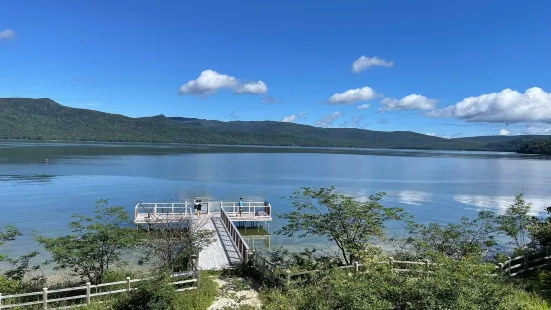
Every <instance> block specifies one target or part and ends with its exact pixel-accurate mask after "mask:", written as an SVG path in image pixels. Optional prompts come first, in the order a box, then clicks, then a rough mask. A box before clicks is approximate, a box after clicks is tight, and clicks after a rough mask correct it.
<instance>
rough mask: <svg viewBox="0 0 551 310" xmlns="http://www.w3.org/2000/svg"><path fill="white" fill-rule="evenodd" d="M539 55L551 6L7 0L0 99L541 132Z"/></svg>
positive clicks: (338, 123) (1, 26) (431, 1)
mask: <svg viewBox="0 0 551 310" xmlns="http://www.w3.org/2000/svg"><path fill="white" fill-rule="evenodd" d="M549 55H551V1H549V0H534V1H530V0H529V1H523V2H521V1H508V0H501V1H485V0H476V1H475V0H465V1H445V0H416V1H411V0H402V1H397V0H386V1H381V0H379V1H368V0H363V1H309V0H308V1H300V0H294V1H288V0H278V1H218V0H214V1H193V2H191V1H158V2H155V1H141V0H139V1H126V0H118V1H104V0H96V1H69V0H58V1H39V0H36V1H27V0H4V1H2V4H1V9H0V97H32V98H43V97H48V98H52V99H53V100H55V101H57V102H59V103H61V104H63V105H68V106H72V107H79V108H88V109H96V110H100V111H105V112H110V113H120V114H124V115H128V116H133V117H137V116H149V115H157V114H164V115H167V116H186V117H198V118H206V119H219V120H236V119H239V120H274V121H281V120H284V119H285V120H293V121H294V122H297V123H303V124H312V125H318V126H332V127H343V126H345V127H360V128H368V129H371V130H387V131H393V130H411V131H416V132H420V133H425V134H426V133H430V134H436V135H439V136H445V137H449V136H469V135H487V134H498V133H499V132H500V131H501V134H521V133H551V129H550V127H549V126H548V125H547V124H549V123H550V122H551V93H549V92H551V57H550V56H549ZM361 56H364V57H363V58H361ZM355 62H356V70H354V69H353V68H354V66H353V64H354V63H355ZM193 80H195V81H193ZM508 89H509V90H508ZM347 91H348V92H347ZM470 97H472V98H470ZM465 98H470V99H467V100H464V99H465ZM365 105H369V108H366V109H361V110H360V109H358V107H359V106H363V107H367V106H365Z"/></svg>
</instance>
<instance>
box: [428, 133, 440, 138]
mask: <svg viewBox="0 0 551 310" xmlns="http://www.w3.org/2000/svg"><path fill="white" fill-rule="evenodd" d="M426 135H427V136H431V137H438V135H437V134H436V133H435V132H427V133H426Z"/></svg>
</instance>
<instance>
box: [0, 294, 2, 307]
mask: <svg viewBox="0 0 551 310" xmlns="http://www.w3.org/2000/svg"><path fill="white" fill-rule="evenodd" d="M0 308H2V293H0Z"/></svg>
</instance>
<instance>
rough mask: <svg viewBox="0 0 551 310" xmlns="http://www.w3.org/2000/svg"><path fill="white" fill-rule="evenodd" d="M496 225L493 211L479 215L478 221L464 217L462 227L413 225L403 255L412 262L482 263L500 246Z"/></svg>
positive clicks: (434, 224) (436, 224) (411, 224)
mask: <svg viewBox="0 0 551 310" xmlns="http://www.w3.org/2000/svg"><path fill="white" fill-rule="evenodd" d="M494 222H495V215H494V213H493V212H490V211H481V212H479V214H478V218H476V219H474V220H470V219H469V218H467V217H463V218H461V222H460V223H458V224H452V223H450V224H446V225H442V224H438V223H429V224H428V225H423V224H417V223H414V222H413V221H412V222H410V223H409V224H408V227H407V232H408V233H407V236H406V238H405V242H404V244H403V247H402V248H401V249H400V250H399V254H400V255H401V256H405V257H408V256H409V257H408V258H429V259H436V258H438V257H440V256H445V257H448V258H453V259H463V258H465V257H471V258H472V257H476V258H478V259H482V258H484V257H485V256H487V255H488V254H489V252H490V251H491V249H492V248H493V247H494V246H495V245H496V241H495V237H496V234H497V229H496V227H495V223H494ZM411 256H413V257H411Z"/></svg>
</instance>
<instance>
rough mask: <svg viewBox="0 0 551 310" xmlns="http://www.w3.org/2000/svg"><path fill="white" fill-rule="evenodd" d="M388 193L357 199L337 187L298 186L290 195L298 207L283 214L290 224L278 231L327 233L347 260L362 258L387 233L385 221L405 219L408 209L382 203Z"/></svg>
mask: <svg viewBox="0 0 551 310" xmlns="http://www.w3.org/2000/svg"><path fill="white" fill-rule="evenodd" d="M384 195H385V193H377V194H375V195H371V196H369V197H368V199H367V201H357V200H355V199H354V198H353V197H351V196H347V195H343V194H339V193H337V192H336V191H335V188H334V187H330V188H309V187H302V188H300V189H298V190H295V191H294V193H293V195H291V196H290V197H289V200H290V201H291V203H292V206H293V208H294V211H291V212H288V213H285V214H282V215H279V217H280V218H283V219H285V220H287V224H286V225H285V226H283V227H282V228H281V229H280V230H278V231H277V232H276V233H277V234H281V235H286V236H295V235H296V236H298V237H299V238H302V237H306V236H309V235H315V236H324V237H327V238H328V240H329V241H333V242H335V244H336V246H337V247H338V249H339V254H338V256H339V257H340V259H342V261H343V262H344V263H346V264H351V263H352V262H354V261H355V260H358V259H359V258H360V257H361V256H362V255H363V253H365V251H367V250H370V249H371V247H372V245H371V243H373V242H374V241H376V240H377V239H382V238H384V237H385V236H386V230H385V223H386V222H387V221H390V220H401V219H403V218H404V217H405V216H406V215H407V213H406V212H405V211H404V210H402V209H400V208H387V207H384V206H383V205H381V204H380V200H381V199H382V197H383V196H384Z"/></svg>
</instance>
